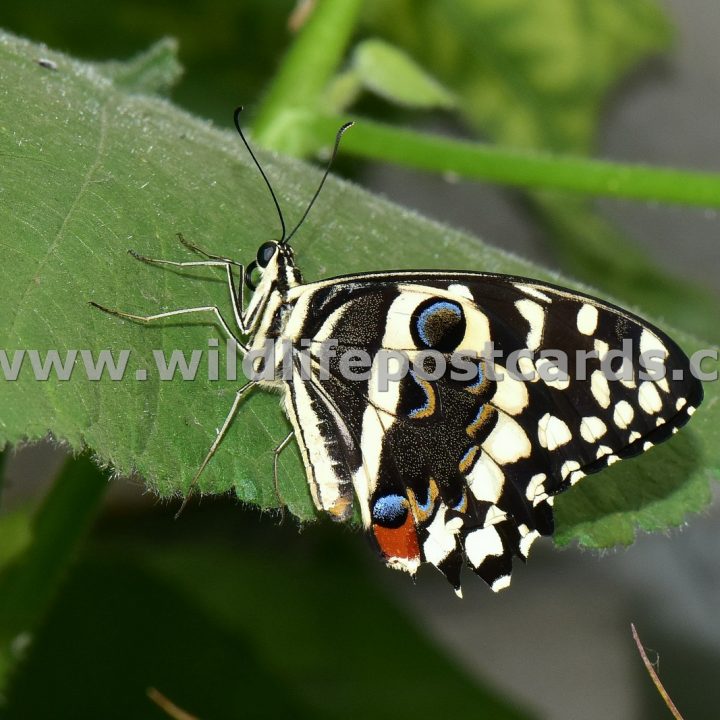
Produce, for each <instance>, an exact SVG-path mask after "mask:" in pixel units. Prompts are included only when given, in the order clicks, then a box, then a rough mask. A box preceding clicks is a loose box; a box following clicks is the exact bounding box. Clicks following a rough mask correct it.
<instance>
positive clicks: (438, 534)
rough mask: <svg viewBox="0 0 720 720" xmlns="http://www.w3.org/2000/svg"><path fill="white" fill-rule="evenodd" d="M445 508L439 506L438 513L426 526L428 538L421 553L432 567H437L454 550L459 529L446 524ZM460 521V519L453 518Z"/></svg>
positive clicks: (453, 524)
mask: <svg viewBox="0 0 720 720" xmlns="http://www.w3.org/2000/svg"><path fill="white" fill-rule="evenodd" d="M446 512H447V507H446V506H445V505H441V506H440V507H439V508H438V511H437V512H436V513H435V518H434V519H433V521H432V522H431V523H430V525H428V528H427V531H428V537H427V540H425V542H424V543H423V551H424V553H425V559H426V560H427V561H428V562H430V563H432V564H433V565H439V564H440V563H441V562H442V561H443V560H445V558H446V557H447V556H448V555H449V554H450V553H451V552H452V551H453V550H454V549H455V547H456V544H457V543H456V540H455V535H456V533H457V532H458V530H459V529H460V526H459V525H458V524H457V523H452V522H451V523H446V522H445V513H446ZM454 519H455V520H460V525H462V519H461V518H454Z"/></svg>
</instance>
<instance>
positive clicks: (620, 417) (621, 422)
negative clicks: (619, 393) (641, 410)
mask: <svg viewBox="0 0 720 720" xmlns="http://www.w3.org/2000/svg"><path fill="white" fill-rule="evenodd" d="M634 417H635V411H634V410H633V409H632V405H631V404H630V403H629V402H628V401H627V400H621V401H620V402H619V403H618V404H617V405H616V406H615V412H613V422H614V423H615V424H616V425H617V426H618V427H619V428H620V429H621V430H624V429H625V428H626V427H627V426H628V425H629V424H630V423H631V422H632V421H633V418H634Z"/></svg>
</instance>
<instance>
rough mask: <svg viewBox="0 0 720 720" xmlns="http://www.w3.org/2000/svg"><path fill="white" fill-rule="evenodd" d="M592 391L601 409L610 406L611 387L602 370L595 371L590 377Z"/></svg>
mask: <svg viewBox="0 0 720 720" xmlns="http://www.w3.org/2000/svg"><path fill="white" fill-rule="evenodd" d="M590 391H591V392H592V394H593V397H594V398H595V400H597V403H598V405H600V407H601V408H607V407H608V406H609V405H610V386H609V385H608V381H607V378H606V377H605V375H603V372H602V370H595V371H594V372H593V374H592V375H591V376H590Z"/></svg>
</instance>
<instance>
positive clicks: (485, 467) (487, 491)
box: [465, 452, 505, 503]
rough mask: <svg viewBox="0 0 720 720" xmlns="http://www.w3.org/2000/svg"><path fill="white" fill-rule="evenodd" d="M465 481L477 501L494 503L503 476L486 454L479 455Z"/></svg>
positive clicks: (498, 495) (498, 496)
mask: <svg viewBox="0 0 720 720" xmlns="http://www.w3.org/2000/svg"><path fill="white" fill-rule="evenodd" d="M465 479H466V481H467V484H468V487H469V488H470V490H471V492H472V494H473V495H474V496H475V497H476V498H477V499H478V500H484V501H486V502H491V503H496V502H497V501H498V500H499V499H500V495H501V494H502V489H503V485H504V483H505V475H504V474H503V471H502V470H501V469H500V467H499V466H498V464H497V463H496V462H495V461H494V460H493V459H492V458H491V457H490V456H489V455H488V454H487V453H485V452H481V453H480V458H479V459H478V460H477V462H476V463H475V465H473V469H472V470H471V471H470V473H469V474H468V475H467V477H466V478H465Z"/></svg>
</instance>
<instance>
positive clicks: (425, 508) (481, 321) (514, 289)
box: [290, 272, 703, 592]
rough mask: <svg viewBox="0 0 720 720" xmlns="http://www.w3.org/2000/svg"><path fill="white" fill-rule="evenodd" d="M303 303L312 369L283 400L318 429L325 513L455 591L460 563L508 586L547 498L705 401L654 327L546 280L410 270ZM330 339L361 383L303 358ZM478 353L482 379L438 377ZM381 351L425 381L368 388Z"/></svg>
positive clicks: (547, 517)
mask: <svg viewBox="0 0 720 720" xmlns="http://www.w3.org/2000/svg"><path fill="white" fill-rule="evenodd" d="M301 290H302V301H301V302H298V307H300V306H301V305H302V308H301V309H299V310H298V313H299V315H300V317H301V320H302V322H301V323H300V324H301V326H302V327H298V330H297V332H296V333H295V337H303V338H313V345H312V349H313V368H314V369H313V374H312V375H311V377H310V379H304V380H302V379H300V376H299V375H298V376H297V378H296V379H295V380H294V382H293V383H291V394H293V396H295V395H296V394H297V392H301V393H302V394H303V395H304V396H311V397H312V398H313V403H314V410H313V413H312V414H313V415H314V417H322V419H323V420H322V422H323V423H324V426H325V430H324V431H322V432H321V433H320V434H321V437H316V438H314V441H315V442H323V443H325V445H326V450H327V454H328V456H329V457H330V458H331V463H332V470H331V472H329V477H324V478H321V477H317V478H315V483H316V484H318V483H319V485H320V486H322V485H323V484H324V487H325V489H326V490H327V489H328V488H330V489H331V490H332V492H331V494H333V502H334V503H335V505H334V507H339V508H341V511H340V512H335V513H334V514H335V515H336V517H345V516H346V515H347V513H348V512H349V508H350V505H351V503H352V497H353V496H352V493H353V488H354V492H355V496H356V497H357V500H358V502H359V503H360V506H361V510H362V515H363V521H364V523H365V525H366V528H367V529H368V530H369V531H370V533H371V536H372V537H373V538H374V540H375V542H376V544H377V546H378V548H379V550H380V552H381V554H382V556H383V557H384V559H385V561H386V562H387V564H388V565H391V566H393V567H397V568H401V569H404V570H407V571H408V572H411V573H413V574H414V572H415V571H416V570H417V568H418V567H419V565H420V564H421V563H422V562H430V563H432V564H434V565H435V566H436V567H438V568H439V569H440V570H441V571H442V572H443V573H444V575H445V576H446V577H447V579H448V580H449V581H450V582H451V584H452V585H453V587H455V589H456V591H458V592H459V591H460V571H461V568H462V566H463V565H464V564H467V565H469V566H470V567H471V568H472V569H473V571H474V572H475V573H477V574H478V575H479V576H480V577H482V578H483V579H484V580H485V581H486V582H487V583H488V584H489V585H490V586H491V587H492V589H493V590H500V589H502V588H504V587H506V586H507V585H508V584H509V582H510V574H511V569H512V559H513V556H518V557H520V558H522V559H525V558H526V557H527V555H528V552H529V549H530V546H531V544H532V542H533V541H534V540H535V539H536V538H537V537H538V536H539V535H549V534H551V533H552V531H553V515H552V503H553V498H554V496H555V495H557V494H558V493H560V492H562V491H563V490H565V489H567V488H568V487H570V486H571V485H572V484H574V483H575V482H577V481H578V480H580V479H581V478H582V477H584V475H586V474H588V473H593V472H596V471H598V470H600V469H602V468H604V467H606V466H607V465H609V464H612V463H613V462H616V461H618V460H620V459H623V458H628V457H631V456H633V455H637V454H639V453H641V452H643V451H645V450H648V449H649V448H650V447H652V446H653V445H654V444H656V443H658V442H661V441H663V440H665V439H666V438H668V437H669V436H670V435H671V434H672V433H674V432H676V431H677V429H678V428H679V427H681V426H682V425H684V424H685V423H686V422H687V420H688V418H689V417H690V415H691V414H692V413H693V412H694V410H695V408H696V407H697V406H698V404H699V403H700V402H701V400H702V396H703V393H702V387H701V385H700V383H699V382H698V381H697V380H696V379H695V378H693V377H692V375H691V373H690V366H689V361H688V359H687V357H686V356H685V354H684V353H683V352H682V350H680V348H678V346H677V345H676V344H675V343H674V342H673V341H672V340H671V339H670V338H669V337H667V336H666V335H665V334H664V333H663V332H662V331H660V330H658V329H657V328H655V327H653V326H651V325H649V324H647V323H646V322H644V321H643V320H642V319H640V318H638V317H636V316H634V315H632V314H630V313H628V312H626V311H624V310H622V309H620V308H618V307H615V306H612V305H610V304H608V303H604V302H602V301H600V300H598V299H596V298H592V297H589V296H586V295H582V294H579V293H574V292H571V291H568V290H565V289H562V288H559V287H555V286H552V285H550V284H546V283H540V282H536V281H533V280H528V279H525V278H516V277H509V276H504V275H491V274H479V273H478V274H472V273H442V274H440V273H433V272H425V273H423V272H415V273H393V274H385V275H380V274H377V275H372V274H368V275H360V276H352V277H350V276H348V277H347V278H337V279H335V280H332V281H326V282H323V283H317V284H316V285H312V284H311V285H306V286H302V288H301ZM329 338H332V339H334V340H336V341H337V343H338V355H339V356H340V355H342V354H343V353H346V352H347V351H348V350H353V351H356V352H358V353H360V354H361V353H362V352H366V353H368V354H369V355H370V359H371V361H372V369H371V371H370V372H369V373H368V372H364V373H363V372H362V371H360V370H358V371H357V379H354V380H348V379H347V377H345V375H347V370H348V367H347V365H346V366H345V367H344V368H343V367H341V365H340V360H339V359H338V358H334V359H332V360H331V361H330V364H329V377H326V378H325V379H321V378H320V377H319V375H318V371H317V368H318V355H317V349H318V347H319V346H320V344H321V343H322V342H323V341H325V340H327V339H329ZM488 342H492V344H493V348H494V350H495V357H496V358H497V359H496V361H495V364H494V366H493V365H492V364H491V363H490V362H489V360H488V359H487V358H482V357H481V358H480V359H479V360H471V359H468V358H466V365H465V366H464V368H465V370H466V372H465V373H464V375H463V376H458V373H457V372H456V373H455V376H454V377H453V376H452V375H451V364H450V360H451V359H452V358H453V357H457V355H453V353H455V354H457V353H461V354H462V353H464V352H466V351H474V352H475V353H478V354H479V353H483V352H485V353H486V352H487V349H488V345H487V343H488ZM381 350H388V351H389V350H392V351H404V352H405V353H407V355H408V357H409V359H410V360H411V361H412V362H413V363H415V368H416V369H417V368H422V372H408V373H407V374H405V375H404V377H402V379H398V380H390V381H389V382H388V383H387V387H386V388H383V387H381V386H380V385H381V384H380V383H379V377H380V375H379V373H380V362H381V361H380V358H381V356H382V353H380V351H381ZM427 350H433V351H436V352H439V353H442V354H443V357H444V358H445V359H447V360H448V367H447V370H446V371H445V372H444V373H443V374H438V373H439V370H441V368H438V367H437V366H436V365H437V363H436V361H434V360H432V359H429V358H428V357H427V355H429V354H428V353H425V355H426V357H424V362H421V361H422V360H423V356H418V353H419V352H421V351H427ZM549 351H562V352H564V353H565V354H566V356H567V366H566V367H562V368H561V369H560V370H558V367H557V364H558V363H557V356H556V355H555V354H554V353H549ZM577 351H581V352H583V353H585V355H584V358H585V359H583V357H578V355H577ZM619 351H620V352H619ZM621 352H622V353H624V354H623V355H621ZM513 353H514V354H515V355H514V358H515V360H514V361H513V363H511V362H510V360H509V358H510V357H512V356H511V354H513ZM542 355H546V356H547V357H544V358H543V357H541V356H542ZM384 362H385V365H386V366H387V363H388V361H387V359H385V360H384ZM651 363H654V365H652V364H651ZM543 366H544V367H543ZM583 366H584V369H585V372H584V373H582V372H580V370H581V367H583ZM411 367H412V366H411ZM511 367H512V368H513V369H514V372H511V371H510V370H511ZM608 368H609V369H610V371H611V372H614V373H617V377H618V378H619V379H612V378H608V377H607V375H608ZM395 369H397V368H395ZM456 369H457V368H456ZM470 369H472V372H470ZM653 369H654V371H655V373H656V374H655V375H653V376H652V379H643V376H645V377H647V375H648V374H649V373H650V372H651V371H653ZM659 369H661V372H660V373H658V370H659ZM365 370H367V368H365ZM391 370H392V368H391ZM343 371H344V372H343ZM662 371H664V374H663V373H662ZM518 373H523V374H524V375H525V377H524V378H523V377H519V376H518ZM641 373H642V375H641ZM398 374H399V373H398ZM530 374H533V375H534V377H533V379H527V378H529V376H530ZM660 374H663V377H659V375H660ZM461 375H462V374H461ZM500 375H502V379H500ZM293 386H294V387H293ZM292 402H294V406H293V407H291V408H290V412H291V415H293V414H294V416H295V420H296V426H297V425H298V424H299V425H300V426H303V425H305V424H307V423H310V421H311V418H309V417H304V415H305V416H307V404H306V405H305V406H302V405H301V403H299V402H298V401H297V399H295V400H293V401H292ZM311 440H312V439H311ZM301 447H302V443H301ZM305 452H306V453H307V450H305ZM306 464H307V463H306ZM310 465H312V463H310ZM317 469H319V470H322V468H317ZM326 475H328V473H327V472H326ZM311 485H312V482H311ZM316 503H318V505H319V506H320V507H323V508H324V509H328V506H327V505H326V504H324V503H323V502H322V500H321V499H320V500H318V497H317V496H316Z"/></svg>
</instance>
